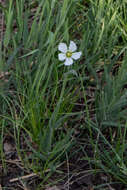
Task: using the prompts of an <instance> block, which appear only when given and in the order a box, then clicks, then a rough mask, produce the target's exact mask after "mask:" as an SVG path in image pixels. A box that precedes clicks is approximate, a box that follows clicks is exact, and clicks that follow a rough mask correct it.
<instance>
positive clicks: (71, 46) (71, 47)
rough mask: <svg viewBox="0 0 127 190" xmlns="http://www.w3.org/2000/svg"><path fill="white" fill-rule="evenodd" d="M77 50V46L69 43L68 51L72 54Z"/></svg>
mask: <svg viewBox="0 0 127 190" xmlns="http://www.w3.org/2000/svg"><path fill="white" fill-rule="evenodd" d="M76 50H77V46H76V44H75V43H74V42H73V41H70V45H69V51H71V52H74V51H76Z"/></svg>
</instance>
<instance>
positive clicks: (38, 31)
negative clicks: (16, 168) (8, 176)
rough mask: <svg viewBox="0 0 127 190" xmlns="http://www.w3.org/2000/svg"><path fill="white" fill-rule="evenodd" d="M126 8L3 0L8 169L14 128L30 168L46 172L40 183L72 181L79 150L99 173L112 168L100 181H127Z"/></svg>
mask: <svg viewBox="0 0 127 190" xmlns="http://www.w3.org/2000/svg"><path fill="white" fill-rule="evenodd" d="M126 8H127V3H126V2H125V1H120V0H119V1H114V0H105V1H102V0H86V1H84V0H35V1H32V0H29V1H27V0H16V1H13V0H5V2H3V3H0V10H1V14H2V17H1V19H2V20H1V23H2V24H1V45H0V105H1V109H0V118H1V119H0V132H1V133H0V134H1V136H0V142H1V143H0V153H1V154H0V155H1V161H2V165H3V168H4V170H5V172H7V171H6V161H5V159H6V157H5V152H4V148H3V147H4V139H6V136H7V135H11V137H13V139H15V144H16V151H17V154H18V157H19V158H20V159H21V160H22V163H23V166H24V170H25V171H26V170H27V172H28V173H29V172H34V173H37V174H38V176H39V177H40V179H41V183H40V184H38V189H39V188H41V187H42V186H43V185H45V184H48V183H58V182H59V181H60V182H64V180H65V181H66V179H67V176H68V174H67V173H66V172H65V171H64V170H63V169H62V168H63V167H65V164H66V163H68V162H69V163H68V164H70V165H71V162H73V159H74V157H78V160H80V161H82V163H83V162H84V163H85V162H86V161H87V163H88V166H89V168H88V167H87V170H88V172H90V173H92V174H93V176H96V175H98V173H100V172H101V173H103V174H104V175H106V176H107V179H108V181H103V182H102V183H101V184H98V183H95V184H94V185H93V188H95V189H102V187H103V188H106V185H107V184H108V185H111V184H113V183H114V184H115V183H116V184H117V183H119V184H123V185H124V186H125V187H126V185H127V159H126V157H127V153H126V152H127V151H126V150H127V135H126V131H127V90H126V88H127V24H126V23H127V12H126ZM88 147H89V148H88ZM89 150H90V151H89ZM78 155H79V156H78ZM74 162H75V160H74ZM68 167H69V166H68ZM80 167H81V166H80ZM75 169H77V173H78V167H76V168H73V169H72V171H71V172H70V174H69V177H70V179H71V177H72V176H73V170H75ZM81 170H82V171H83V172H85V168H83V167H81V168H80V171H81ZM65 174H66V175H65ZM53 175H55V176H59V175H60V176H61V178H60V179H61V180H60V179H59V177H58V178H57V177H55V179H56V180H55V182H54V181H53V180H52V176H53ZM82 175H84V174H82ZM18 177H20V176H18ZM70 188H71V186H70Z"/></svg>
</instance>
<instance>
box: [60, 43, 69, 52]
mask: <svg viewBox="0 0 127 190" xmlns="http://www.w3.org/2000/svg"><path fill="white" fill-rule="evenodd" d="M58 50H59V51H61V52H62V53H67V45H66V44H65V43H60V44H59V46H58Z"/></svg>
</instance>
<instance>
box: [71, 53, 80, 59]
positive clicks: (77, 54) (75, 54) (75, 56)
mask: <svg viewBox="0 0 127 190" xmlns="http://www.w3.org/2000/svg"><path fill="white" fill-rule="evenodd" d="M81 55H82V52H81V51H80V52H75V53H72V56H71V57H72V58H73V59H74V60H77V59H79V58H80V57H81Z"/></svg>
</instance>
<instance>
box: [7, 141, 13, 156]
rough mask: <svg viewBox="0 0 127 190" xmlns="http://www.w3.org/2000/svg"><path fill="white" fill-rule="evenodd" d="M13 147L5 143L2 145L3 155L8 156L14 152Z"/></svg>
mask: <svg viewBox="0 0 127 190" xmlns="http://www.w3.org/2000/svg"><path fill="white" fill-rule="evenodd" d="M14 149H15V148H14V146H13V145H12V144H11V143H8V142H5V143H4V152H5V154H6V155H7V154H10V153H11V152H13V151H14Z"/></svg>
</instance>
